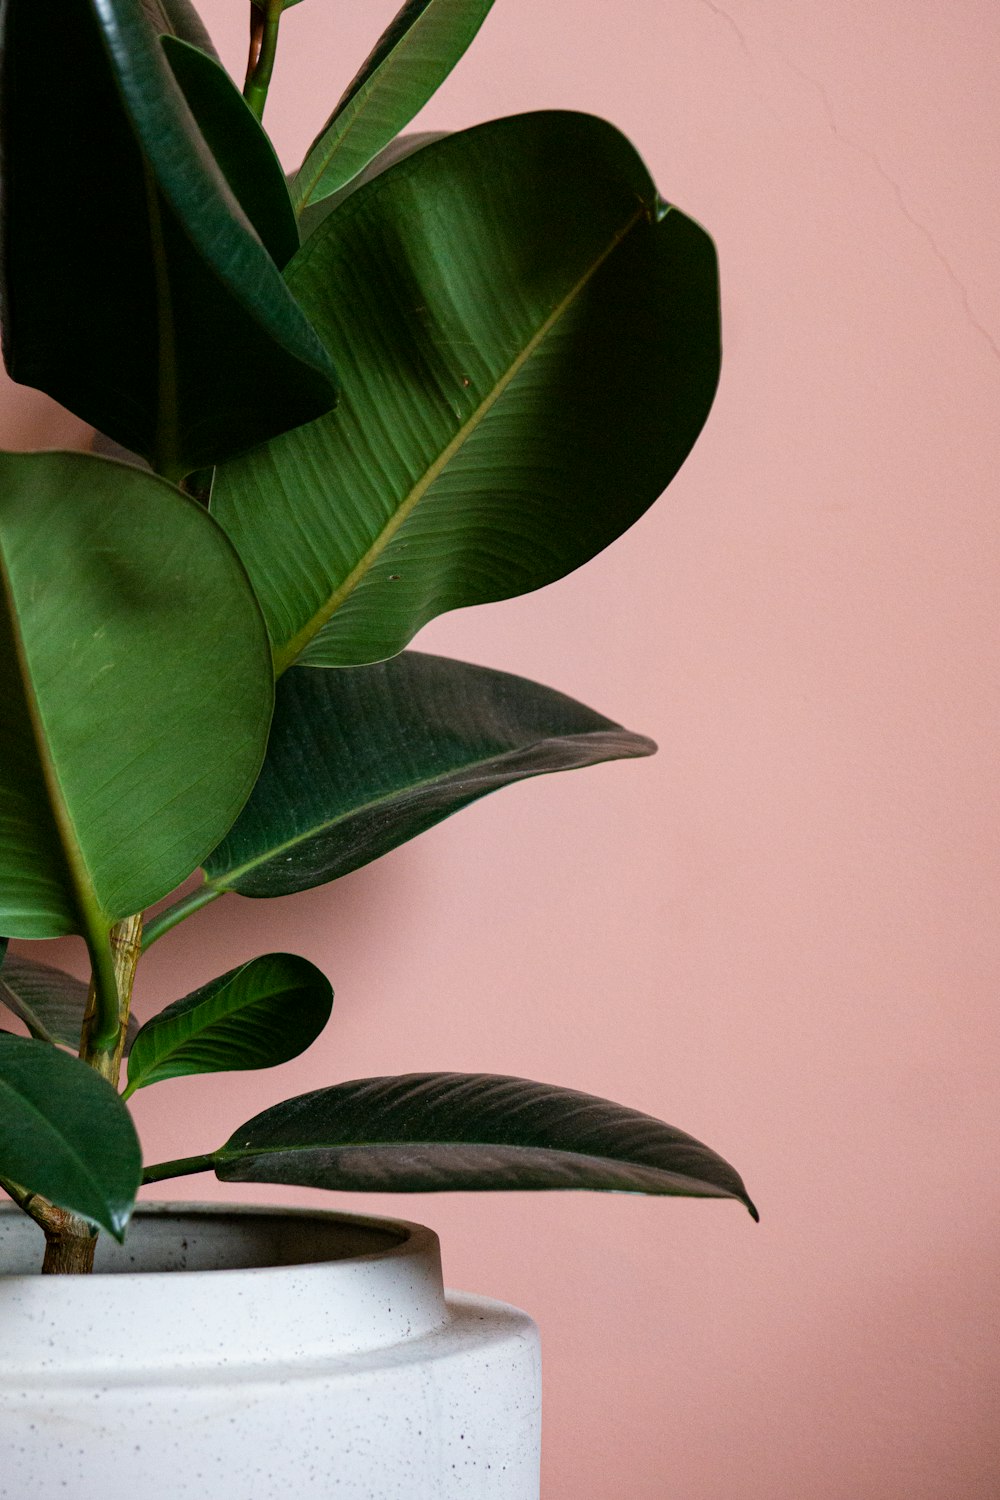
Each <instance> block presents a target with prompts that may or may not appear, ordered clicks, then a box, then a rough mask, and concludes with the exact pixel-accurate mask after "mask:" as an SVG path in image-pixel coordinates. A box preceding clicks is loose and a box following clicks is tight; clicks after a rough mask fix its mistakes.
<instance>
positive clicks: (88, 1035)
mask: <svg viewBox="0 0 1000 1500" xmlns="http://www.w3.org/2000/svg"><path fill="white" fill-rule="evenodd" d="M141 952H142V913H141V912H139V913H137V914H136V915H135V916H134V917H126V918H125V920H124V921H123V922H116V923H115V925H114V927H112V929H111V932H110V934H109V936H108V942H107V947H106V950H105V953H106V958H105V956H104V954H101V953H98V954H97V955H96V959H95V961H94V978H93V982H92V984H91V987H90V995H89V997H88V999H87V1009H86V1011H85V1012H84V1017H83V1030H82V1032H81V1035H80V1056H81V1058H82V1059H83V1061H84V1062H85V1063H89V1064H90V1066H91V1067H92V1068H93V1069H94V1070H95V1071H96V1072H98V1073H100V1075H101V1077H102V1078H106V1079H107V1080H108V1082H109V1083H110V1084H111V1085H112V1086H113V1087H114V1088H117V1087H118V1075H119V1073H120V1072H121V1065H122V1054H123V1053H124V1051H125V1036H126V1033H127V1030H128V1017H129V1010H130V1008H131V1005H132V986H133V984H134V983H135V971H136V966H137V964H138V962H139V954H140V953H141ZM98 961H99V962H100V965H101V966H100V968H99V967H98Z"/></svg>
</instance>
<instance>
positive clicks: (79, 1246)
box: [42, 1208, 97, 1276]
mask: <svg viewBox="0 0 1000 1500" xmlns="http://www.w3.org/2000/svg"><path fill="white" fill-rule="evenodd" d="M45 1219H46V1222H44V1223H43V1224H42V1228H43V1230H44V1231H45V1259H44V1261H43V1262H42V1275H43V1276H87V1275H89V1274H90V1272H91V1271H92V1270H93V1269H94V1252H95V1250H96V1249H97V1232H96V1230H94V1229H93V1228H92V1227H91V1226H90V1225H89V1224H88V1223H87V1221H86V1219H81V1218H78V1217H77V1215H76V1214H69V1213H66V1211H65V1210H64V1209H61V1208H49V1210H48V1211H47V1213H46V1216H45Z"/></svg>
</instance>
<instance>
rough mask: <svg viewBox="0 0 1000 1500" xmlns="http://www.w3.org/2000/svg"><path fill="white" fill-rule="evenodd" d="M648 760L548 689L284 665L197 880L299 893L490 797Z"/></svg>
mask: <svg viewBox="0 0 1000 1500" xmlns="http://www.w3.org/2000/svg"><path fill="white" fill-rule="evenodd" d="M654 749H655V746H654V745H653V743H652V741H651V740H647V739H643V738H642V737H641V736H639V735H637V734H630V733H629V732H628V730H625V729H622V728H621V726H620V725H618V724H615V723H613V722H612V721H611V720H610V719H605V718H604V717H603V716H602V715H601V714H596V713H594V712H593V710H592V709H589V708H585V707H584V706H583V704H582V703H576V702H574V700H573V699H572V698H567V697H565V696H564V695H563V694H562V693H557V692H554V691H553V690H552V689H551V688H546V687H541V686H539V684H538V683H535V682H528V681H527V680H526V679H525V678H523V677H513V676H511V675H510V674H509V673H507V672H494V671H490V670H489V669H488V668H486V667H474V666H469V665H468V664H467V663H465V662H460V661H449V660H447V659H446V658H445V657H441V656H425V655H423V654H421V653H419V652H416V651H407V652H404V653H403V654H402V655H401V656H397V657H394V658H393V659H392V660H391V661H387V662H381V663H379V664H378V665H377V666H372V667H355V668H351V667H345V668H341V669H340V670H339V671H319V670H316V669H314V668H309V667H295V668H293V669H292V671H290V672H288V673H287V674H286V675H285V677H284V678H283V679H282V681H281V682H280V683H279V685H278V694H277V702H276V706H275V716H274V724H273V727H272V731H271V738H270V741H269V744H268V751H267V756H266V758H265V761H264V768H263V770H262V772H261V775H260V778H259V780H258V782H257V785H256V787H255V788H254V792H253V795H252V796H251V798H250V801H249V802H248V804H247V806H246V808H245V809H244V811H243V813H242V814H241V816H240V817H239V819H238V820H237V822H236V824H235V826H234V827H233V829H232V831H231V833H230V834H229V836H228V837H227V838H226V839H225V840H224V841H223V843H222V844H221V845H220V846H219V848H218V849H216V850H215V851H214V853H212V854H211V855H210V856H209V858H208V859H207V860H206V861H205V873H206V875H207V876H208V881H209V884H210V886H212V887H213V888H215V889H224V890H236V891H239V892H240V893H241V894H242V895H244V896H283V895H287V894H289V893H290V892H292V891H301V890H306V889H308V888H309V887H310V886H314V885H319V884H321V883H322V882H323V881H326V880H334V879H336V878H337V877H338V876H340V875H346V874H347V873H348V872H349V871H350V870H355V869H357V868H358V866H359V865H364V864H367V863H368V862H369V861H370V860H373V859H377V858H378V857H379V856H380V855H382V854H385V853H387V852H388V850H390V849H394V848H395V847H396V846H397V844H402V843H404V842H405V840H407V839H410V838H413V837H414V835H415V834H418V833H422V832H423V831H424V829H426V828H430V827H431V826H432V825H433V824H434V823H438V822H440V821H441V819H442V818H446V817H448V816H449V815H450V814H451V813H453V812H457V811H458V809H459V808H462V807H467V806H468V805H469V803H470V802H475V801H476V799H477V798H479V797H484V796H485V795H486V794H487V792H492V791H495V790H496V789H497V788H498V787H502V786H508V785H510V784H511V783H512V782H515V781H521V780H523V779H524V778H525V777H527V776H540V775H542V774H543V773H545V772H549V771H566V770H571V769H573V768H575V767H578V766H587V765H594V764H596V763H597V762H599V761H605V760H617V759H622V758H627V757H633V756H640V755H650V754H651V753H652V752H653V750H654Z"/></svg>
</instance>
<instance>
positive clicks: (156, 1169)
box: [142, 1154, 214, 1184]
mask: <svg viewBox="0 0 1000 1500" xmlns="http://www.w3.org/2000/svg"><path fill="white" fill-rule="evenodd" d="M213 1164H214V1163H213V1156H212V1155H211V1154H209V1155H207V1156H179V1157H177V1159H176V1160H175V1161H160V1162H157V1163H156V1164H155V1166H152V1167H144V1168H143V1172H142V1180H143V1183H144V1184H145V1183H148V1182H163V1180H164V1179H165V1178H167V1177H193V1176H194V1174H195V1173H196V1172H211V1170H212V1167H213Z"/></svg>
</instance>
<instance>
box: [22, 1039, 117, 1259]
mask: <svg viewBox="0 0 1000 1500" xmlns="http://www.w3.org/2000/svg"><path fill="white" fill-rule="evenodd" d="M0 1122H2V1124H0V1176H2V1177H6V1178H7V1179H8V1180H9V1181H11V1182H16V1183H17V1184H18V1186H19V1187H22V1188H24V1189H26V1190H27V1191H28V1192H30V1193H41V1194H42V1196H43V1197H45V1198H48V1199H49V1200H50V1201H51V1202H52V1203H54V1204H55V1205H56V1206H57V1207H58V1208H64V1209H67V1210H68V1211H69V1212H70V1213H75V1214H80V1215H81V1216H82V1217H83V1218H85V1219H88V1220H90V1222H91V1223H93V1224H97V1225H99V1226H100V1227H101V1228H102V1229H107V1230H108V1231H109V1232H110V1233H111V1234H113V1235H114V1237H115V1239H117V1240H121V1239H122V1238H123V1237H124V1233H125V1226H126V1225H127V1223H128V1221H129V1216H130V1214H131V1212H132V1208H133V1204H134V1202H135V1195H136V1192H137V1191H138V1187H139V1181H140V1176H141V1172H142V1156H141V1152H140V1149H139V1141H138V1138H137V1137H136V1133H135V1128H134V1126H133V1124H132V1119H131V1116H130V1115H129V1112H128V1110H127V1109H126V1108H125V1105H124V1104H123V1103H122V1101H121V1099H120V1098H119V1097H118V1095H117V1094H116V1093H115V1091H114V1089H113V1088H112V1087H111V1085H110V1084H109V1083H106V1082H105V1080H104V1079H103V1078H101V1077H99V1076H98V1074H97V1073H95V1072H94V1071H93V1069H92V1068H88V1067H87V1065H86V1063H82V1062H80V1061H79V1059H78V1058H75V1057H68V1056H67V1055H66V1053H65V1052H60V1051H59V1049H58V1048H56V1047H49V1046H47V1045H46V1044H45V1043H44V1042H37V1041H32V1040H29V1039H28V1038H26V1037H16V1036H7V1035H5V1034H2V1033H0Z"/></svg>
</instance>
